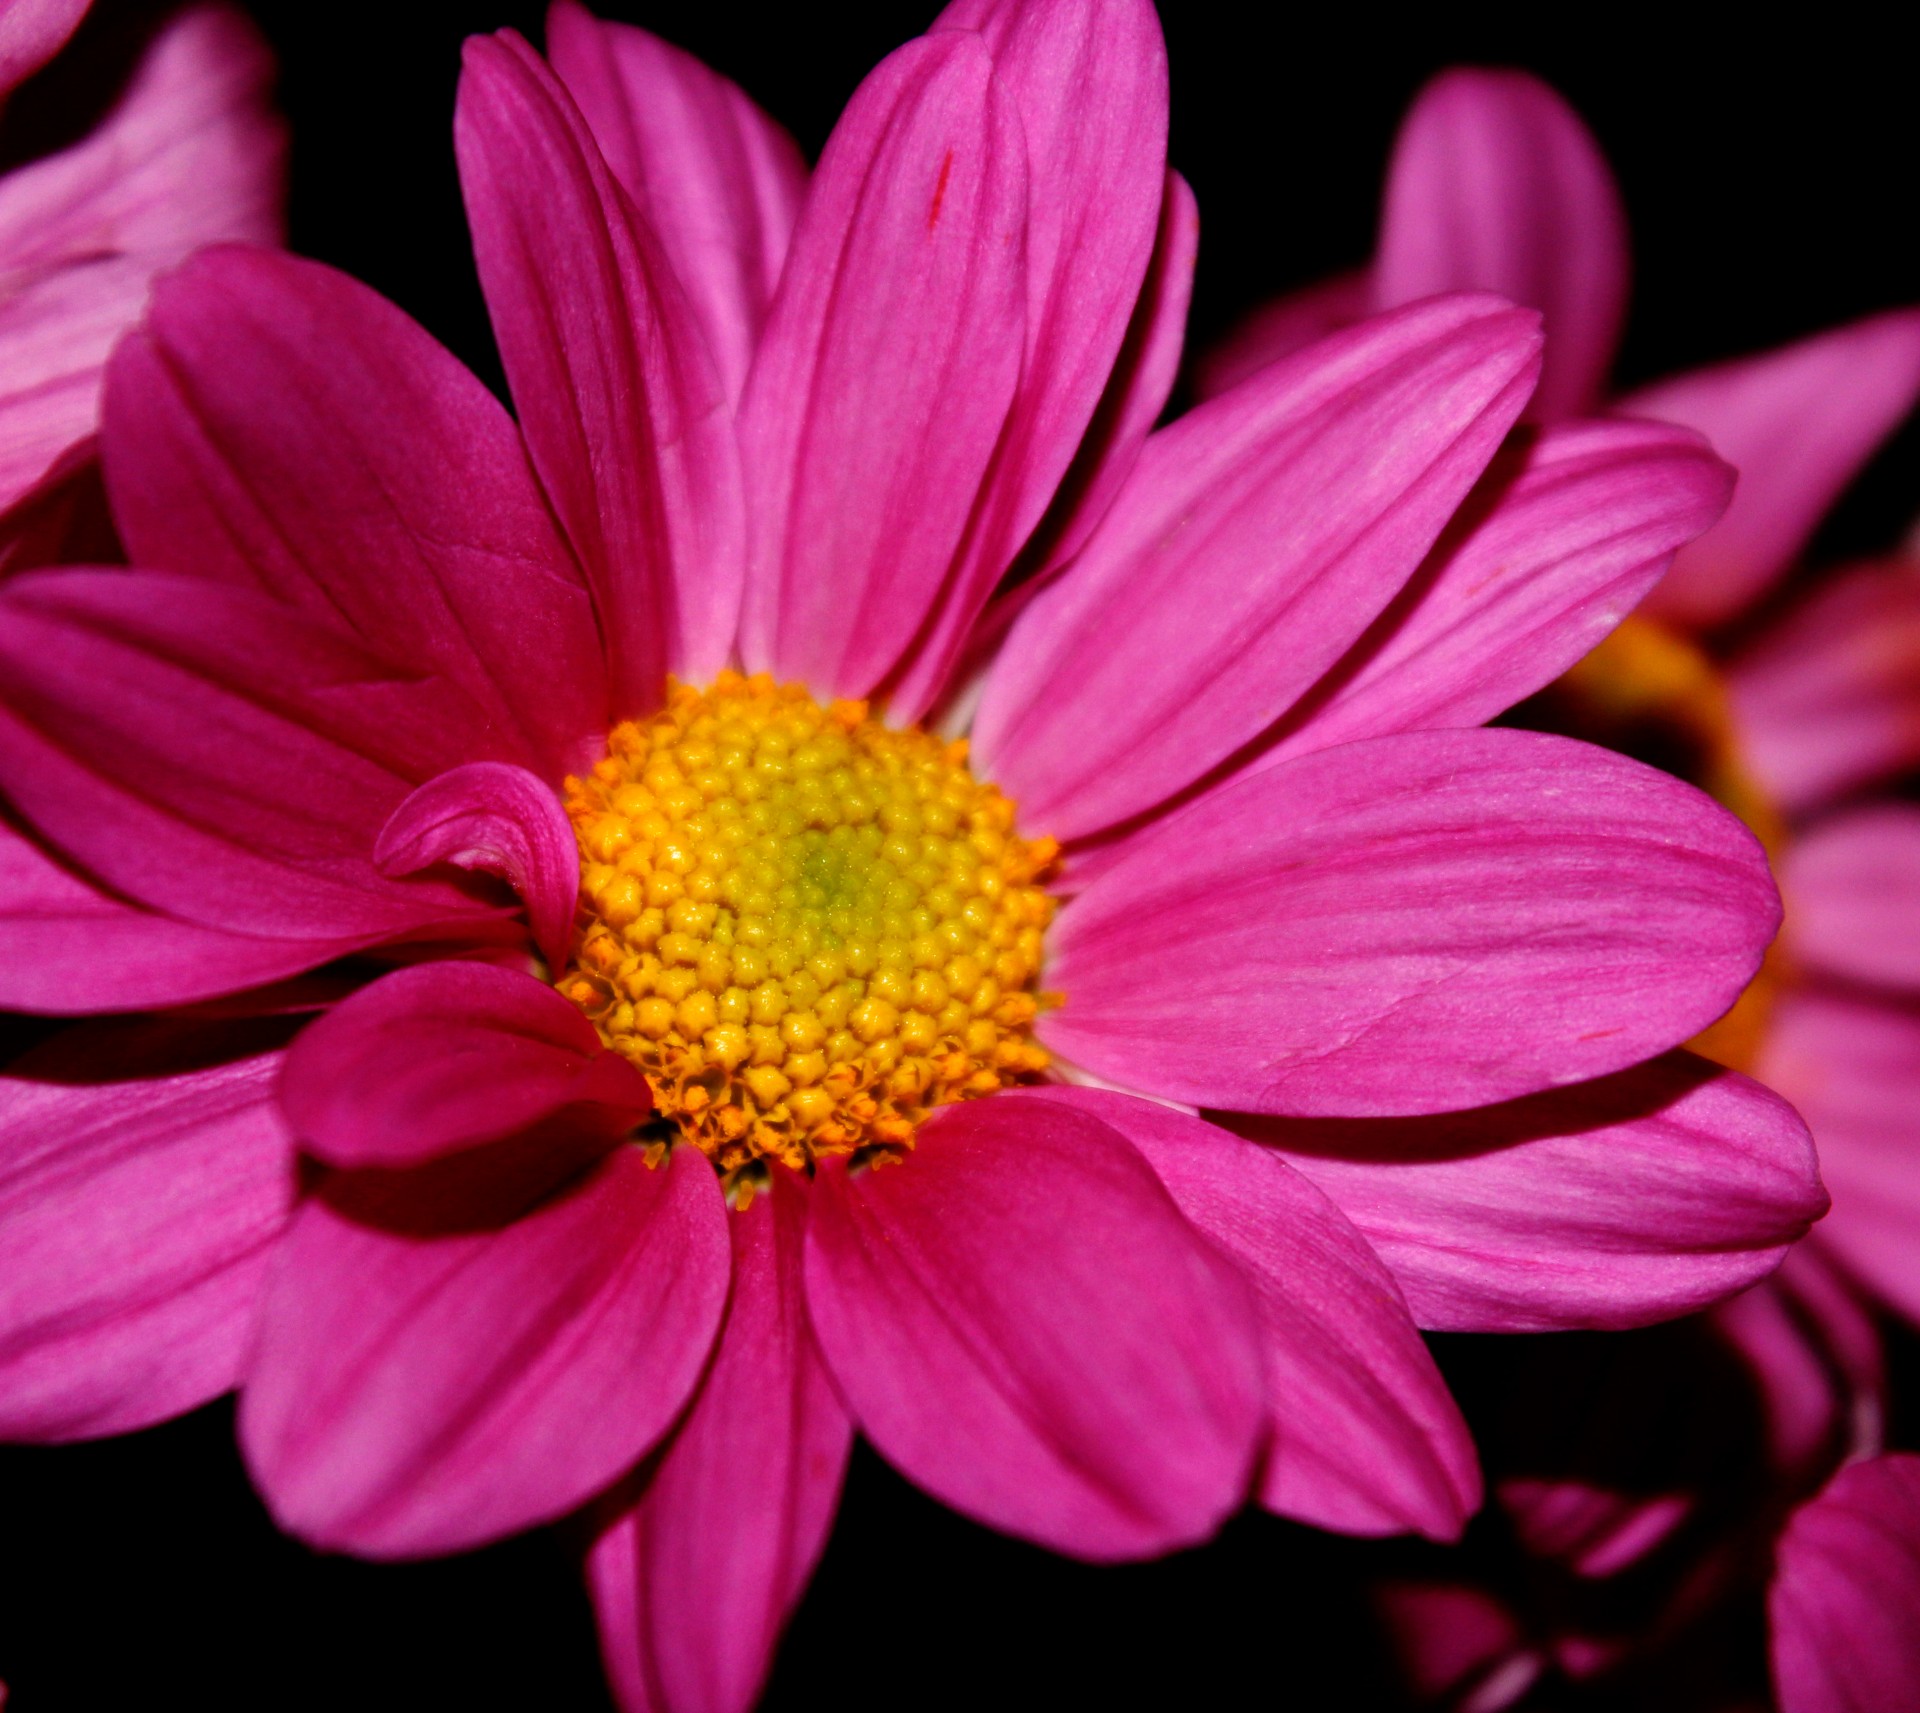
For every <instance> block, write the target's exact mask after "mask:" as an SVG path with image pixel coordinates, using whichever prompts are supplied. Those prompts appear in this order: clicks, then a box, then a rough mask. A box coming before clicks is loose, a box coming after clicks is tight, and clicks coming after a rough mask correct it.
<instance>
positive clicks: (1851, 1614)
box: [1767, 1453, 1920, 1713]
mask: <svg viewBox="0 0 1920 1713" xmlns="http://www.w3.org/2000/svg"><path fill="white" fill-rule="evenodd" d="M1767 1618H1768V1629H1769V1631H1770V1636H1769V1641H1770V1643H1771V1651H1772V1655H1773V1682H1774V1689H1775V1691H1776V1692H1777V1693H1778V1695H1779V1697H1780V1708H1781V1713H1903V1709H1906V1708H1909V1707H1911V1706H1912V1705H1913V1692H1914V1686H1915V1685H1916V1684H1920V1457H1913V1456H1909V1455H1906V1454H1904V1453H1896V1454H1894V1455H1891V1456H1887V1457H1876V1458H1873V1459H1871V1460H1870V1461H1868V1462H1865V1463H1856V1464H1854V1465H1852V1466H1851V1467H1850V1468H1847V1469H1843V1470H1841V1471H1840V1473H1839V1474H1838V1475H1836V1476H1835V1477H1834V1478H1833V1479H1832V1480H1831V1481H1830V1482H1828V1483H1827V1487H1826V1490H1825V1491H1824V1492H1823V1493H1821V1494H1820V1496H1819V1497H1818V1498H1816V1499H1813V1500H1810V1501H1809V1502H1808V1503H1807V1504H1805V1505H1802V1506H1801V1507H1800V1509H1799V1510H1798V1511H1796V1512H1795V1513H1794V1514H1793V1518H1792V1520H1791V1521H1790V1522H1789V1523H1788V1524H1787V1529H1786V1533H1785V1534H1783V1535H1782V1536H1781V1537H1780V1544H1779V1546H1778V1547H1777V1548H1776V1550H1775V1559H1774V1570H1773V1584H1772V1586H1771V1587H1770V1588H1769V1589H1768V1591H1767Z"/></svg>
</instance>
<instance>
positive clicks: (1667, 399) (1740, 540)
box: [1620, 310, 1920, 626]
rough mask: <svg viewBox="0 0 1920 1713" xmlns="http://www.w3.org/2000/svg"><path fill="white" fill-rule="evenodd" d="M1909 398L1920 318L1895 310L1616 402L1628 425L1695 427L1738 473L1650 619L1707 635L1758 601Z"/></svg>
mask: <svg viewBox="0 0 1920 1713" xmlns="http://www.w3.org/2000/svg"><path fill="white" fill-rule="evenodd" d="M1916 397H1920V310H1899V311H1895V312H1894V313H1892V314H1888V315H1877V316H1872V317H1869V318H1868V319H1867V320H1864V321H1855V322H1852V323H1850V324H1849V325H1848V326H1845V327H1838V328H1835V329H1833V330H1832V331H1830V332H1827V333H1821V334H1816V335H1815V336H1814V337H1813V338H1811V339H1802V340H1801V341H1799V343H1797V344H1794V345H1787V346H1783V347H1782V348H1781V349H1779V350H1777V351H1768V352H1766V353H1765V354H1763V355H1761V356H1758V357H1747V358H1743V359H1741V360H1740V361H1738V362H1733V363H1721V364H1719V365H1718V366H1716V367H1714V368H1711V369H1697V370H1695V371H1694V372H1693V373H1692V374H1687V375H1677V376H1675V377H1674V378H1673V379H1672V380H1670V381H1662V382H1660V383H1658V384H1657V385H1654V386H1651V387H1645V388H1643V389H1641V391H1639V392H1637V393H1634V394H1632V395H1631V396H1630V397H1628V398H1627V399H1625V400H1623V401H1622V403H1621V406H1620V408H1621V409H1622V410H1625V411H1629V412H1631V413H1632V414H1633V415H1635V416H1651V417H1658V418H1660V419H1661V420H1663V421H1666V422H1680V423H1685V424H1686V426H1687V427H1689V428H1697V429H1699V431H1700V432H1701V433H1702V434H1704V435H1705V436H1706V437H1707V438H1708V439H1709V440H1711V441H1712V442H1713V446H1714V450H1715V451H1717V452H1718V453H1720V455H1721V456H1722V457H1724V458H1726V459H1727V460H1728V461H1729V462H1730V463H1732V464H1733V465H1734V466H1735V467H1736V468H1737V469H1738V470H1739V472H1740V488H1739V491H1738V492H1737V493H1736V494H1735V495H1734V499H1733V505H1732V508H1731V509H1730V510H1729V511H1728V513H1727V515H1726V517H1725V518H1724V519H1723V520H1722V521H1721V523H1720V525H1719V527H1718V528H1716V529H1714V530H1712V531H1710V532H1709V533H1708V534H1707V535H1705V536H1703V537H1702V538H1701V539H1700V541H1698V542H1697V543H1695V544H1694V545H1693V546H1692V547H1690V548H1688V549H1687V551H1686V552H1684V553H1682V554H1681V555H1680V557H1679V559H1678V560H1676V561H1675V562H1674V567H1673V570H1672V571H1670V572H1669V573H1668V574H1667V578H1666V581H1665V582H1663V583H1662V584H1661V585H1660V588H1659V589H1658V591H1657V592H1656V593H1655V594H1654V595H1653V596H1652V598H1651V599H1650V600H1649V602H1648V604H1647V611H1648V612H1650V613H1655V614H1658V615H1659V616H1660V617H1662V618H1668V619H1673V620H1676V621H1678V622H1679V623H1681V624H1685V625H1694V626H1706V625H1711V624H1717V623H1719V622H1720V621H1721V620H1723V619H1728V618H1731V617H1732V616H1733V615H1734V614H1735V613H1737V612H1739V611H1740V610H1741V609H1742V608H1743V607H1745V606H1747V605H1748V604H1749V603H1750V602H1752V601H1753V600H1755V599H1757V598H1758V597H1759V595H1760V594H1761V593H1763V592H1764V591H1765V590H1766V589H1767V587H1768V586H1769V585H1771V584H1772V583H1773V581H1774V580H1775V579H1776V578H1777V577H1778V576H1779V575H1780V573H1781V572H1783V571H1785V570H1786V569H1787V567H1788V566H1789V565H1790V564H1792V562H1793V560H1794V559H1795V558H1796V557H1797V556H1798V554H1799V553H1800V550H1801V549H1802V548H1803V547H1805V546H1806V544H1807V541H1808V538H1809V537H1811V536H1812V534H1813V532H1814V530H1815V528H1816V527H1817V526H1818V525H1819V522H1820V520H1821V518H1823V517H1824V516H1825V515H1826V513H1827V511H1828V509H1829V508H1830V507H1831V506H1832V505H1833V503H1834V501H1835V500H1837V499H1838V498H1839V497H1840V493H1841V490H1842V489H1843V488H1845V487H1846V486H1847V484H1848V483H1849V482H1851V481H1852V480H1853V478H1854V477H1855V476H1856V475H1857V474H1859V472H1860V469H1861V466H1863V465H1864V464H1865V463H1866V462H1867V460H1868V459H1869V458H1871V457H1872V456H1873V454H1874V453H1875V452H1876V451H1877V450H1878V449H1879V447H1880V443H1881V442H1882V441H1883V440H1885V439H1886V437H1887V436H1888V435H1889V434H1891V433H1892V432H1893V431H1894V429H1895V428H1897V427H1898V426H1899V424H1900V422H1901V420H1902V419H1903V418H1904V417H1905V416H1906V414H1907V413H1908V411H1910V410H1911V409H1912V408H1913V404H1914V400H1915V398H1916Z"/></svg>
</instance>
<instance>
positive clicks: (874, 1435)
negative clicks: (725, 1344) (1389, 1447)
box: [807, 1093, 1265, 1560]
mask: <svg viewBox="0 0 1920 1713" xmlns="http://www.w3.org/2000/svg"><path fill="white" fill-rule="evenodd" d="M807 1306H808V1309H809V1311H810V1313H811V1316H812V1320H813V1326H814V1330H815V1332H816V1333H817V1334H818V1336H819V1339H820V1346H821V1349H822V1350H823V1351H824V1352H825V1353H826V1358H827V1363H828V1365H829V1367H831V1369H832V1370H833V1377H834V1379H835V1381H836V1382H837V1383H838V1385H839V1389H840V1395H841V1397H843V1398H844V1399H845V1400H846V1401H847V1405H848V1407H849V1408H850V1409H851V1410H852V1412H853V1416H854V1420H855V1421H856V1422H857V1423H858V1424H859V1427H860V1429H861V1431H862V1432H863V1433H865V1434H866V1435H867V1436H868V1438H870V1439H871V1440H872V1441H873V1443H874V1445H875V1446H876V1447H877V1448H878V1449H879V1451H880V1452H881V1454H882V1455H883V1456H884V1457H886V1458H887V1460H888V1461H889V1462H891V1463H893V1464H894V1465H896V1466H897V1467H898V1468H899V1469H900V1470H902V1471H903V1472H904V1473H905V1474H906V1475H907V1476H908V1477H909V1478H911V1479H912V1480H913V1481H915V1482H917V1483H918V1484H919V1485H920V1486H922V1487H924V1488H926V1489H927V1491H928V1492H930V1493H932V1494H933V1495H934V1496H935V1497H937V1498H939V1499H942V1500H944V1501H945V1502H946V1503H947V1504H949V1505H952V1506H953V1507H954V1509H956V1510H959V1511H963V1512H965V1513H966V1514H967V1515H968V1516H970V1517H974V1518H977V1519H978V1520H980V1521H981V1522H984V1523H988V1524H991V1525H992V1526H993V1527H995V1528H998V1529H1003V1530H1005V1531H1006V1532H1007V1533H1009V1534H1015V1535H1020V1536H1022V1537H1024V1538H1026V1539H1028V1540H1035V1541H1038V1542H1040V1543H1041V1544H1042V1545H1044V1546H1050V1547H1052V1548H1054V1549H1055V1550H1056V1551H1059V1552H1067V1553H1071V1554H1073V1555H1074V1556H1076V1557H1079V1558H1088V1559H1096V1560H1111V1559H1125V1558H1139V1557H1144V1556H1148V1555H1150V1554H1153V1553H1159V1552H1165V1551H1167V1550H1168V1549H1169V1548H1171V1547H1175V1546H1181V1545H1185V1544H1188V1543H1190V1542H1193V1541H1197V1540H1202V1539H1205V1538H1206V1537H1207V1536H1208V1535H1210V1534H1211V1533H1212V1532H1213V1531H1214V1529H1215V1528H1217V1527H1218V1526H1219V1524H1220V1523H1221V1522H1222V1521H1223V1520H1224V1518H1225V1517H1226V1516H1227V1514H1228V1513H1229V1512H1230V1511H1232V1510H1233V1509H1234V1508H1235V1507H1236V1506H1237V1505H1238V1504H1239V1503H1240V1501H1241V1499H1242V1497H1243V1496H1244V1495H1245V1493H1246V1488H1247V1480H1248V1474H1249V1469H1250V1466H1251V1464H1252V1462H1253V1457H1254V1453H1255V1451H1256V1449H1257V1447H1258V1442H1259V1439H1260V1437H1261V1433H1262V1428H1263V1422H1264V1415H1265V1408H1264V1398H1263V1392H1262V1386H1261V1367H1260V1344H1261V1340H1260V1333H1259V1326H1258V1321H1257V1319H1256V1314H1255V1309H1254V1305H1253V1301H1252V1297H1251V1293H1250V1290H1249V1287H1248V1285H1247V1284H1246V1282H1245V1281H1244V1280H1243V1279H1242V1278H1241V1277H1240V1274H1239V1271H1238V1269H1237V1268H1236V1267H1235V1266H1234V1265H1233V1264H1232V1263H1231V1262H1229V1261H1228V1260H1227V1258H1226V1257H1225V1256H1223V1255H1222V1254H1220V1252H1219V1251H1218V1250H1216V1249H1215V1248H1214V1247H1213V1246H1212V1245H1211V1244H1210V1243H1208V1242H1207V1241H1206V1239H1204V1238H1203V1237H1201V1236H1200V1234H1199V1233H1198V1232H1196V1231H1195V1230H1194V1229H1193V1227H1192V1226H1191V1225H1189V1224H1188V1223H1187V1221H1186V1220H1185V1219H1184V1218H1183V1217H1182V1216H1181V1214H1180V1212H1179V1210H1178V1209H1177V1208H1176V1207H1175V1206H1174V1204H1173V1202H1172V1201H1171V1200H1170V1199H1169V1197H1168V1195H1167V1192H1166V1191H1165V1190H1164V1189H1163V1188H1162V1187H1161V1185H1160V1182H1159V1180H1158V1179H1157V1178H1156V1177H1155V1176H1154V1174H1153V1172H1152V1170H1151V1169H1150V1168H1149V1167H1148V1165H1147V1164H1146V1162H1145V1161H1144V1160H1142V1159H1141V1157H1140V1155H1139V1154H1138V1153H1137V1152H1136V1151H1135V1150H1134V1149H1133V1147H1132V1146H1131V1145H1130V1144H1129V1143H1128V1142H1127V1141H1126V1139H1125V1138H1124V1137H1122V1136H1121V1135H1120V1134H1119V1133H1118V1132H1117V1131H1115V1130H1114V1129H1113V1128H1112V1127H1111V1126H1110V1125H1108V1124H1107V1123H1105V1122H1104V1121H1102V1120H1101V1119H1098V1118H1095V1117H1093V1116H1091V1115H1090V1114H1087V1113H1084V1112H1078V1111H1075V1110H1073V1109H1072V1108H1070V1107H1067V1106H1063V1105H1062V1104H1061V1103H1060V1102H1058V1101H1054V1100H1044V1099H1039V1098H1036V1097H1035V1096H1033V1095H1028V1094H1020V1093H1003V1094H998V1095H995V1096H993V1097H992V1098H991V1099H989V1100H985V1101H979V1102H973V1103H969V1104H965V1105H958V1106H949V1107H945V1108H943V1109H942V1110H941V1111H940V1112H939V1113H937V1114H936V1115H935V1116H934V1117H933V1118H932V1119H931V1120H930V1121H929V1122H928V1123H927V1124H926V1126H925V1127H924V1128H923V1129H922V1130H921V1132H920V1137H919V1141H918V1145H917V1146H916V1147H915V1149H914V1152H913V1153H912V1154H911V1155H909V1156H908V1157H907V1159H906V1160H905V1161H904V1162H902V1163H901V1164H900V1165H899V1166H897V1167H893V1168H884V1169H880V1170H875V1171H869V1172H866V1173H864V1174H861V1175H859V1176H853V1175H851V1174H849V1173H848V1172H847V1171H846V1170H845V1168H844V1167H843V1166H841V1165H840V1164H839V1163H838V1162H835V1163H834V1164H832V1165H831V1166H829V1167H828V1168H827V1169H825V1170H823V1171H822V1172H821V1173H820V1175H819V1177H818V1178H817V1179H816V1180H815V1185H814V1197H813V1212H812V1223H811V1224H810V1225H809V1227H808V1231H807Z"/></svg>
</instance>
